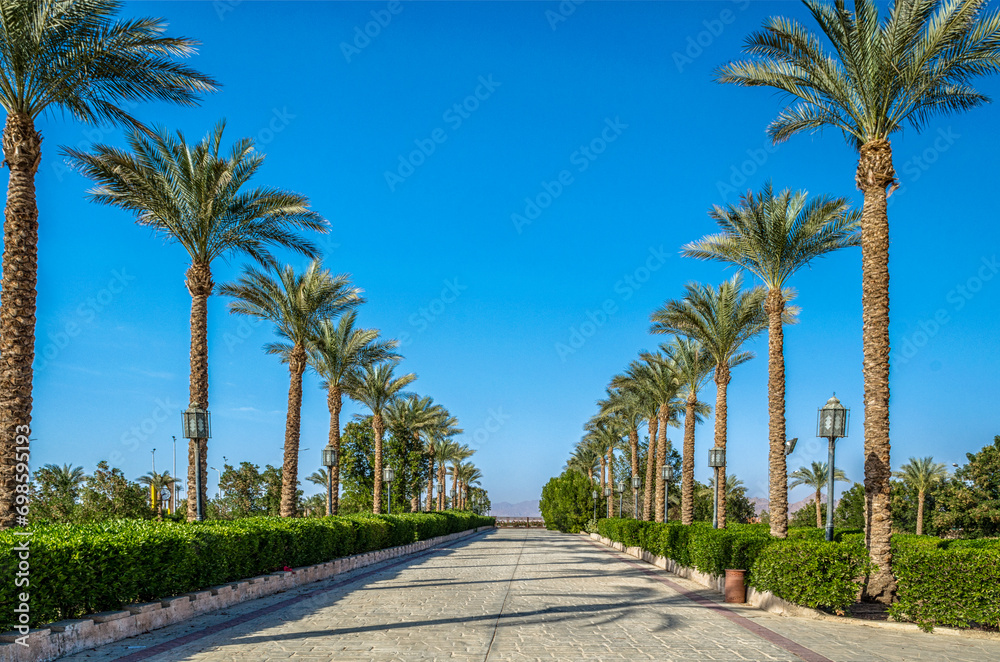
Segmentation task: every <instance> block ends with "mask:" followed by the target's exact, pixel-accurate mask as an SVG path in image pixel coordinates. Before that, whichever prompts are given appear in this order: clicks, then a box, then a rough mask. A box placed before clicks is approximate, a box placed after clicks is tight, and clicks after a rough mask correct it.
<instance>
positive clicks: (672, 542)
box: [597, 519, 868, 610]
mask: <svg viewBox="0 0 1000 662" xmlns="http://www.w3.org/2000/svg"><path fill="white" fill-rule="evenodd" d="M597 528H598V531H599V533H600V534H601V535H602V536H604V537H605V538H610V539H611V540H613V541H616V542H620V543H622V544H623V545H625V546H626V547H641V548H642V549H644V550H646V551H648V552H651V553H653V554H656V555H657V556H664V557H666V558H669V559H673V560H674V561H675V562H676V563H678V564H679V565H682V566H686V567H693V568H695V569H697V570H699V571H701V572H704V573H708V574H711V575H721V574H723V573H724V571H725V570H727V569H731V568H735V569H741V570H746V571H747V574H746V578H747V584H748V585H749V586H752V587H754V588H756V589H758V590H763V591H771V592H772V593H774V594H775V595H777V596H778V597H781V598H783V599H785V600H789V601H791V602H795V603H797V604H803V605H808V606H810V607H825V608H828V609H834V610H839V609H843V608H844V607H846V606H847V605H849V604H851V603H853V602H854V600H855V598H856V597H857V594H858V591H860V589H861V583H860V578H863V577H864V575H865V574H866V573H867V568H868V565H867V564H868V555H867V554H866V553H865V550H864V547H863V546H862V545H860V544H858V543H857V542H854V541H851V542H837V541H836V540H835V542H833V543H827V542H825V541H824V540H823V531H822V530H821V529H812V530H798V529H793V530H792V531H790V532H789V533H790V535H789V538H788V539H785V540H779V539H776V538H773V537H771V534H770V532H769V529H768V527H767V525H764V524H730V525H729V526H728V527H727V528H725V529H713V528H712V527H711V525H709V524H707V523H704V522H696V523H694V524H691V525H688V526H685V525H683V524H680V523H676V522H673V523H669V524H664V523H659V522H644V521H640V520H622V519H603V520H600V521H598V523H597ZM816 531H818V533H819V536H817V535H816V533H815V532H816ZM852 535H856V530H841V531H837V532H836V539H837V540H839V539H843V538H848V537H850V536H852Z"/></svg>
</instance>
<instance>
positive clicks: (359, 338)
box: [309, 310, 400, 515]
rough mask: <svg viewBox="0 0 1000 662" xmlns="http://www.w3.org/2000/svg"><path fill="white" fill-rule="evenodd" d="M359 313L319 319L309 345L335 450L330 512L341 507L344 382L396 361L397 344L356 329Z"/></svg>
mask: <svg viewBox="0 0 1000 662" xmlns="http://www.w3.org/2000/svg"><path fill="white" fill-rule="evenodd" d="M357 318H358V314H357V311H355V310H349V311H347V312H345V313H344V314H343V315H341V317H340V319H339V320H336V321H335V320H332V319H324V320H320V322H319V328H318V330H317V332H316V337H315V338H314V341H313V342H312V343H310V345H309V365H310V366H312V368H313V370H315V371H316V374H317V375H319V376H320V379H322V380H323V381H322V384H321V386H322V388H324V389H326V406H327V409H329V410H330V433H329V437H328V440H327V445H329V446H331V447H333V449H334V450H336V451H337V462H336V463H335V464H334V465H333V467H332V469H331V471H330V472H329V474H328V475H327V478H328V480H329V483H328V484H327V485H326V487H327V489H328V490H330V493H331V494H332V499H331V501H332V503H331V504H330V512H328V513H327V515H336V514H337V510H338V509H339V507H340V411H341V409H343V406H344V382H345V380H346V379H347V376H348V375H349V374H351V373H353V372H355V371H357V370H360V369H363V368H364V367H365V366H368V365H371V364H373V363H380V362H382V361H389V360H394V359H399V358H400V356H399V354H397V353H396V351H395V350H396V347H397V346H398V344H399V343H398V341H396V340H385V341H379V339H378V333H379V332H378V330H377V329H361V328H357V327H355V324H356V323H357Z"/></svg>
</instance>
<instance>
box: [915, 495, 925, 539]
mask: <svg viewBox="0 0 1000 662" xmlns="http://www.w3.org/2000/svg"><path fill="white" fill-rule="evenodd" d="M917 535H918V536H922V535H924V491H923V490H920V491H919V492H917Z"/></svg>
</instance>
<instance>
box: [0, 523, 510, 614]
mask: <svg viewBox="0 0 1000 662" xmlns="http://www.w3.org/2000/svg"><path fill="white" fill-rule="evenodd" d="M494 522H495V520H494V518H492V517H480V516H478V515H473V514H472V513H466V512H441V513H414V514H404V515H351V516H347V517H323V518H307V519H299V518H278V517H254V518H247V519H238V520H232V521H209V522H197V523H191V524H183V523H181V524H179V523H174V522H155V521H142V520H112V521H107V522H100V523H94V524H86V525H34V526H32V527H31V528H30V529H29V530H30V531H31V536H21V535H15V532H14V531H11V530H8V531H0V576H2V577H4V578H5V579H7V581H4V582H3V584H0V631H3V630H8V629H10V628H11V627H13V625H15V624H16V619H15V616H16V614H14V611H13V610H14V608H15V607H16V606H17V605H18V604H19V603H20V600H18V599H17V598H18V596H19V594H20V593H22V592H27V593H28V594H29V595H30V606H31V621H30V625H31V626H32V627H36V626H38V625H39V624H42V623H48V622H51V621H57V620H60V619H64V618H73V617H76V616H80V615H82V614H88V613H93V612H99V611H108V610H114V609H119V608H121V607H122V606H123V605H126V604H130V603H134V602H149V601H153V600H157V599H160V598H165V597H168V596H171V595H179V594H182V593H188V592H191V591H196V590H200V589H204V588H207V587H209V586H214V585H216V584H222V583H226V582H232V581H236V580H240V579H246V578H248V577H254V576H257V575H261V574H265V573H269V572H274V571H275V570H281V569H282V568H283V567H285V566H289V567H300V566H306V565H313V564H316V563H323V562H325V561H330V560H332V559H335V558H338V557H342V556H349V555H351V554H361V553H364V552H369V551H373V550H377V549H385V548H387V547H395V546H398V545H405V544H408V543H411V542H415V541H417V540H426V539H428V538H433V537H437V536H441V535H447V534H449V533H457V532H459V531H465V530H468V529H473V528H476V527H480V526H487V525H492V524H494ZM24 540H28V541H29V542H28V552H27V553H28V555H29V558H28V563H29V564H30V570H29V574H28V576H27V579H28V581H29V583H28V584H27V585H22V586H17V585H16V584H17V582H15V578H16V573H17V571H18V563H19V562H20V559H19V558H18V555H19V552H18V551H16V549H15V548H16V547H17V546H18V545H20V544H21V543H22V542H23V541H24Z"/></svg>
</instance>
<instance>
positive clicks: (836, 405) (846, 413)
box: [816, 393, 851, 542]
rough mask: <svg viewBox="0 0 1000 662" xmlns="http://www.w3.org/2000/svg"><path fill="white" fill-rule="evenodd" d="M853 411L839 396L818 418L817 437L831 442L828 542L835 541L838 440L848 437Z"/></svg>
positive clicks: (828, 487) (828, 475) (827, 500)
mask: <svg viewBox="0 0 1000 662" xmlns="http://www.w3.org/2000/svg"><path fill="white" fill-rule="evenodd" d="M850 414H851V410H850V409H848V408H847V407H845V406H844V405H842V404H840V400H838V399H837V394H836V393H834V395H833V397H832V398H830V399H829V400H827V401H826V404H825V405H823V406H822V407H820V409H819V413H818V415H817V417H816V436H817V437H826V438H827V440H828V441H829V444H830V446H829V459H828V460H827V472H826V541H827V542H832V541H833V472H834V456H835V455H836V445H837V439H842V438H844V437H846V436H847V422H848V419H849V418H850Z"/></svg>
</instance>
